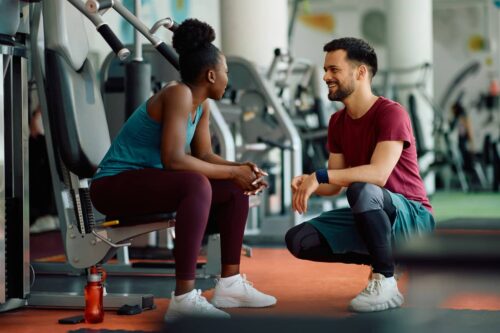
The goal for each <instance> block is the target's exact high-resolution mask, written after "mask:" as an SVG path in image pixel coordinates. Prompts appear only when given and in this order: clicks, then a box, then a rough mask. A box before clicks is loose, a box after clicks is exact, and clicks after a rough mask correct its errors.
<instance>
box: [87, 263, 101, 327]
mask: <svg viewBox="0 0 500 333" xmlns="http://www.w3.org/2000/svg"><path fill="white" fill-rule="evenodd" d="M84 295H85V313H84V317H85V322H86V323H89V324H97V323H102V321H103V320H104V307H103V286H102V280H101V275H100V274H99V273H98V271H97V267H95V266H92V267H91V268H90V274H89V275H88V277H87V285H86V286H85V292H84Z"/></svg>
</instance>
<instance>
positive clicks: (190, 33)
mask: <svg viewBox="0 0 500 333" xmlns="http://www.w3.org/2000/svg"><path fill="white" fill-rule="evenodd" d="M214 40H215V31H214V29H213V28H212V27H211V26H210V25H209V24H207V23H205V22H202V21H199V20H197V19H187V20H185V21H184V22H182V23H181V24H180V25H179V27H178V28H177V29H176V30H175V32H174V37H173V38H172V45H173V47H174V49H175V50H176V51H177V53H178V54H179V55H181V54H183V53H190V52H194V51H196V50H198V49H202V48H206V47H208V46H209V45H210V44H211V43H212V42H213V41H214Z"/></svg>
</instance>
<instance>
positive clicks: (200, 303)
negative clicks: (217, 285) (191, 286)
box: [194, 289, 214, 312]
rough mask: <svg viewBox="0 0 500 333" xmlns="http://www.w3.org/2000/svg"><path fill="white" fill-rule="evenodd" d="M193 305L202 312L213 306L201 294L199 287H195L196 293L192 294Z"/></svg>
mask: <svg viewBox="0 0 500 333" xmlns="http://www.w3.org/2000/svg"><path fill="white" fill-rule="evenodd" d="M194 304H195V307H197V308H200V309H201V310H202V312H206V311H210V310H211V309H212V308H213V307H214V306H213V305H212V304H210V303H208V301H207V299H206V298H205V297H203V296H201V289H196V295H195V296H194Z"/></svg>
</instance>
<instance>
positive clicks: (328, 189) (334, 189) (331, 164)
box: [314, 153, 346, 196]
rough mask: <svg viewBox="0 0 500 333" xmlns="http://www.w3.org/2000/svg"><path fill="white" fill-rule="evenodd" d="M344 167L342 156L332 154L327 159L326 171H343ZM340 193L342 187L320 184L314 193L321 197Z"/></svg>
mask: <svg viewBox="0 0 500 333" xmlns="http://www.w3.org/2000/svg"><path fill="white" fill-rule="evenodd" d="M345 167H346V165H345V160H344V155H343V154H332V153H330V157H329V158H328V170H338V169H344V168H345ZM340 191H342V186H340V185H337V184H331V183H330V184H320V185H319V187H318V189H317V190H316V191H315V192H314V193H315V194H317V195H321V196H332V195H337V194H339V193H340Z"/></svg>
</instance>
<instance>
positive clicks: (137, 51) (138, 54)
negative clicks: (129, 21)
mask: <svg viewBox="0 0 500 333" xmlns="http://www.w3.org/2000/svg"><path fill="white" fill-rule="evenodd" d="M141 10H142V6H141V0H134V12H135V16H136V17H137V18H138V19H139V20H140V19H141ZM134 60H135V61H142V60H143V59H142V45H141V34H140V32H139V31H138V30H137V29H136V30H134Z"/></svg>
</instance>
